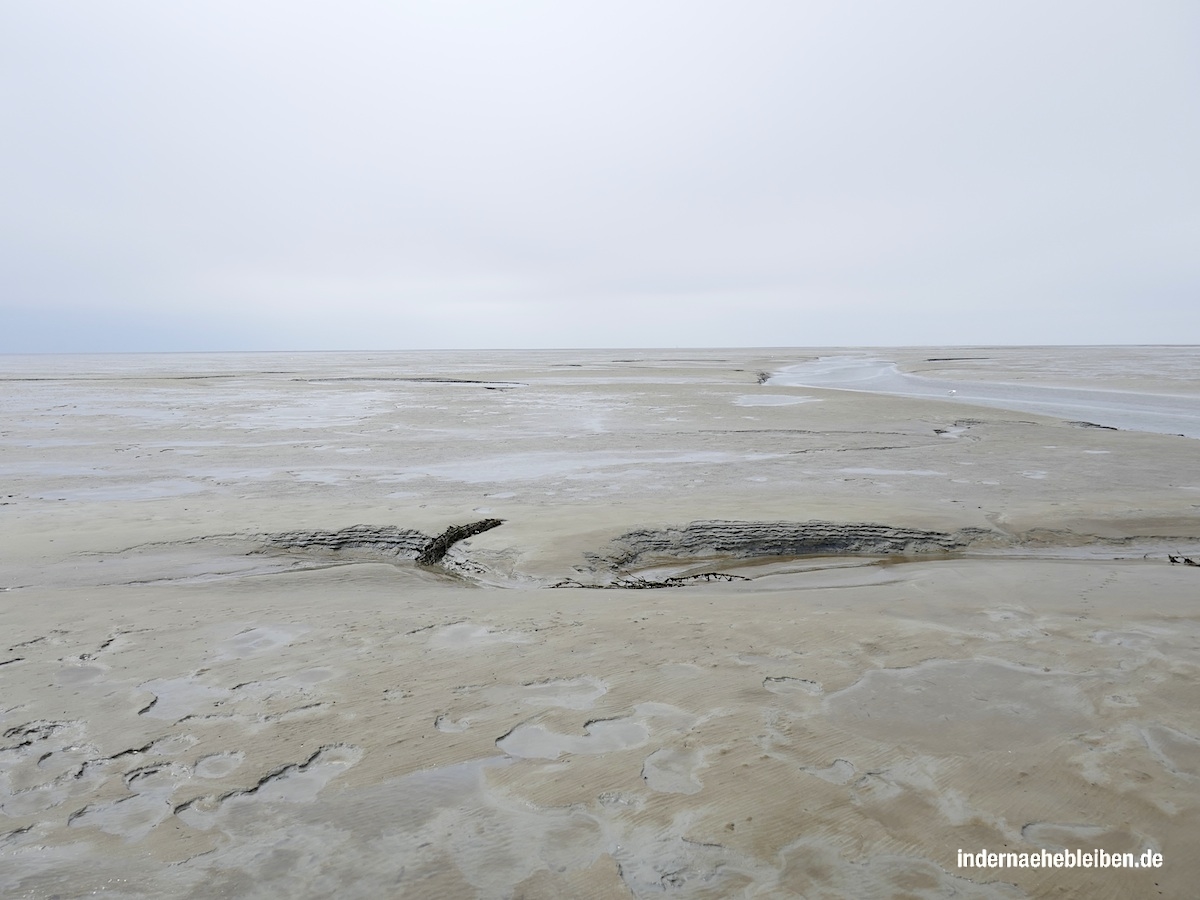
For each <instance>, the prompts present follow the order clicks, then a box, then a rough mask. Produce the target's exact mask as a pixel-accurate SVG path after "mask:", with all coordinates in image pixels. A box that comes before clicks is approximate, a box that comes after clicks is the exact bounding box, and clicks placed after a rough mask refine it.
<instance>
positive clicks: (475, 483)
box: [0, 347, 1200, 898]
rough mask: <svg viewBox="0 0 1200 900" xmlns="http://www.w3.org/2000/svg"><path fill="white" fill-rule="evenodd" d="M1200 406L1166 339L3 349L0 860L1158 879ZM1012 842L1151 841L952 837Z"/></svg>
mask: <svg viewBox="0 0 1200 900" xmlns="http://www.w3.org/2000/svg"><path fill="white" fill-rule="evenodd" d="M847 372H849V373H850V374H851V375H852V376H854V378H858V379H859V383H858V384H853V383H849V381H847V380H846V378H845V376H846V373H847ZM872 373H874V374H872ZM880 373H882V374H883V375H885V376H886V378H884V380H882V381H880V380H875V381H873V382H872V381H871V380H870V379H871V378H877V376H879V375H880ZM839 378H841V379H842V380H841V381H838V379H839ZM863 378H866V382H863ZM885 382H886V383H885ZM914 384H915V385H917V387H914ZM976 384H978V385H985V386H986V391H984V390H982V389H981V391H980V395H979V402H973V401H972V399H971V397H970V396H964V395H969V394H970V392H971V386H972V385H976ZM1005 386H1008V387H1007V388H1006V387H1005ZM943 387H944V388H945V390H944V391H942V390H941V389H942V388H943ZM1055 392H1057V393H1055ZM1089 392H1090V393H1089ZM913 394H921V395H920V396H913ZM1031 397H1032V398H1033V402H1035V403H1040V404H1047V403H1050V402H1057V403H1066V404H1067V405H1068V406H1067V407H1062V408H1059V407H1056V410H1057V414H1055V415H1048V414H1045V413H1044V412H1039V411H1029V408H1028V406H1027V401H1029V400H1030V398H1031ZM1092 400H1096V401H1097V402H1095V403H1092V404H1091V407H1092V409H1093V411H1094V415H1093V416H1091V417H1088V415H1086V414H1085V413H1084V412H1081V411H1080V408H1081V405H1082V406H1083V407H1087V406H1088V405H1089V403H1091V401H1092ZM984 401H986V404H984ZM1101 401H1103V402H1101ZM1005 403H1010V405H1011V406H1012V408H1007V407H1006V406H1005V405H1004V404H1005ZM1023 403H1025V404H1026V405H1025V406H1022V404H1023ZM980 404H983V405H980ZM1037 409H1039V410H1042V409H1045V407H1044V406H1043V407H1037ZM1197 409H1200V348H1186V347H1184V348H1179V347H1175V348H1150V347H1147V348H1021V349H1014V348H942V347H938V348H905V349H903V350H880V349H871V350H856V349H854V348H840V349H837V350H820V349H812V350H806V349H801V350H797V349H758V350H744V349H737V350H703V351H698V350H658V351H651V350H637V351H631V350H618V351H596V350H589V351H553V352H552V351H537V352H521V353H518V352H489V353H483V352H460V353H450V352H445V353H397V354H262V355H251V354H213V355H172V356H105V357H99V356H98V357H78V356H77V357H5V358H0V432H2V434H0V476H2V480H0V534H2V536H3V543H2V546H0V554H2V556H0V589H2V590H0V893H2V894H3V895H4V896H13V897H52V896H59V897H63V898H66V897H81V896H91V895H93V894H96V893H100V894H104V895H109V896H116V897H122V896H124V897H211V896H237V897H256V896H260V897H277V896H295V897H314V898H315V897H327V896H339V897H341V896H344V897H379V896H385V897H387V896H404V897H481V898H504V897H529V898H533V897H566V896H579V897H597V898H603V897H629V896H631V895H632V896H636V897H655V896H680V897H729V896H744V897H772V898H783V897H830V898H833V897H847V896H860V897H861V896H880V897H905V896H908V897H937V896H962V897H979V898H984V897H988V898H990V897H1004V898H1009V897H1040V896H1047V895H1051V894H1053V895H1055V896H1079V897H1098V898H1103V897H1114V898H1115V897H1128V896H1147V897H1152V896H1165V897H1182V896H1188V895H1189V894H1190V892H1191V890H1192V888H1193V886H1194V884H1195V881H1196V879H1197V878H1198V877H1200V862H1197V860H1196V858H1195V852H1194V848H1195V846H1196V845H1197V842H1198V841H1200V703H1198V702H1197V699H1198V693H1197V687H1196V685H1197V677H1198V675H1200V566H1194V565H1189V561H1193V562H1200V466H1198V465H1197V459H1198V458H1200V455H1198V453H1197V450H1198V449H1200V443H1198V442H1197V438H1196V437H1194V436H1189V435H1191V434H1192V427H1193V425H1192V420H1193V418H1194V414H1195V410H1197ZM1138 416H1142V418H1138ZM1146 416H1149V418H1147V417H1146ZM1109 417H1111V418H1109ZM1142 428H1147V429H1153V430H1141V429H1142ZM1172 560H1175V561H1174V562H1173V561H1172ZM1043 849H1045V850H1047V851H1049V852H1050V853H1056V852H1061V851H1063V850H1064V849H1071V850H1085V851H1089V852H1090V851H1094V850H1099V849H1102V850H1104V851H1105V852H1107V853H1126V852H1129V853H1134V854H1136V855H1138V856H1140V855H1141V854H1142V853H1143V852H1144V851H1147V850H1149V851H1151V852H1153V853H1158V854H1161V856H1162V860H1163V862H1162V865H1161V867H1157V868H1150V869H1132V870H1126V869H1123V868H1118V869H1097V868H1049V869H1043V868H1040V867H1039V868H1025V869H1018V868H1001V867H993V868H973V867H972V868H968V867H963V866H960V865H959V864H958V861H959V857H958V852H959V851H960V850H962V851H965V852H969V853H978V852H979V851H981V850H987V851H991V852H1015V853H1033V852H1040V851H1041V850H1043Z"/></svg>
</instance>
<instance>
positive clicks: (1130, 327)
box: [0, 0, 1200, 352]
mask: <svg viewBox="0 0 1200 900" xmlns="http://www.w3.org/2000/svg"><path fill="white" fill-rule="evenodd" d="M1197 342H1200V4H1197V3H1196V2H1194V0H1181V2H1156V0H1137V2H1130V0H1120V2H1110V0H1086V2H1069V0H1037V2H1023V0H1000V2H988V0H980V2H974V0H972V2H964V0H946V2H930V0H910V2H895V0H889V2H853V0H836V2H832V0H831V2H823V0H817V2H806V0H789V2H755V0H739V2H732V0H729V2H720V3H716V2H705V0H680V2H662V0H636V2H625V0H602V2H601V0H597V2H584V0H557V2H534V0H497V2H488V3H485V2H472V3H458V2H451V0H428V2H387V0H339V2H336V3H334V2H323V3H315V2H304V0H286V2H282V0H281V2H274V0H232V2H225V0H194V2H184V0H179V2H162V0H141V2H138V0H134V2H122V0H81V2H56V0H25V2H22V0H0V352H53V351H79V350H253V349H266V350H271V349H298V350H299V349H403V348H426V347H587V346H592V347H596V346H612V347H616V346H665V347H673V346H731V345H742V346H747V345H749V346H754V345H760V346H781V345H792V346H816V345H853V344H873V345H895V344H949V343H975V344H981V343H1016V344H1030V343H1033V344H1036V343H1197Z"/></svg>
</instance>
